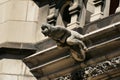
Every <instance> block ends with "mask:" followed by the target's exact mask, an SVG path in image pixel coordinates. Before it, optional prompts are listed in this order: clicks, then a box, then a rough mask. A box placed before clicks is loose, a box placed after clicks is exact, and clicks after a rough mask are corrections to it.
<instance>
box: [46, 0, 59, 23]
mask: <svg viewBox="0 0 120 80" xmlns="http://www.w3.org/2000/svg"><path fill="white" fill-rule="evenodd" d="M55 6H56V4H55V2H54V1H52V0H51V1H50V4H49V15H48V17H47V21H48V23H49V24H52V25H55V24H56V19H57V16H58V9H56V7H55Z"/></svg>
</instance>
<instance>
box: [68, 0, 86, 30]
mask: <svg viewBox="0 0 120 80" xmlns="http://www.w3.org/2000/svg"><path fill="white" fill-rule="evenodd" d="M69 11H70V15H71V23H70V24H68V28H69V29H73V28H75V27H81V28H83V26H84V25H85V16H86V15H85V14H86V9H85V5H84V2H83V0H74V3H73V5H72V6H71V7H70V8H69Z"/></svg>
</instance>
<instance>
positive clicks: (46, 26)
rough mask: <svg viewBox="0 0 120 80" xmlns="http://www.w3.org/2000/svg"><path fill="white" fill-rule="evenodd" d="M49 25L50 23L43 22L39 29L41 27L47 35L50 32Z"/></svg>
mask: <svg viewBox="0 0 120 80" xmlns="http://www.w3.org/2000/svg"><path fill="white" fill-rule="evenodd" d="M51 27H52V25H50V24H47V23H46V24H43V25H42V26H41V29H42V33H43V34H44V35H45V36H49V34H50V33H51Z"/></svg>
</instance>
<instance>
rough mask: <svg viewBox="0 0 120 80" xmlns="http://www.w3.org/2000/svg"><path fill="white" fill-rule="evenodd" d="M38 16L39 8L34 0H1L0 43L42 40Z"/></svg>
mask: <svg viewBox="0 0 120 80" xmlns="http://www.w3.org/2000/svg"><path fill="white" fill-rule="evenodd" d="M38 18H39V8H38V7H37V5H36V4H35V3H34V2H33V1H32V0H0V36H2V38H1V39H0V43H5V42H23V43H35V42H37V41H40V39H42V38H39V40H38V39H37V37H41V36H43V35H42V34H40V33H37V32H36V31H37V29H38ZM36 34H40V35H39V36H36ZM43 38H44V36H43Z"/></svg>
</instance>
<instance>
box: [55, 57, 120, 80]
mask: <svg viewBox="0 0 120 80" xmlns="http://www.w3.org/2000/svg"><path fill="white" fill-rule="evenodd" d="M119 67H120V56H118V57H115V58H112V59H111V60H108V61H104V62H101V63H98V64H96V65H95V66H88V67H86V68H83V69H81V70H80V71H76V72H74V73H71V74H69V75H65V76H61V77H58V78H55V79H54V80H67V79H66V78H69V79H68V80H89V79H90V78H94V77H96V76H99V75H101V74H104V73H106V72H109V71H112V70H114V69H117V68H119ZM76 78H77V79H76ZM90 80H92V79H90Z"/></svg>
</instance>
